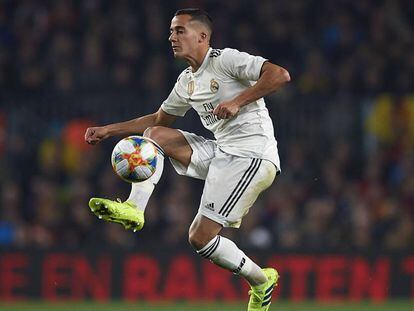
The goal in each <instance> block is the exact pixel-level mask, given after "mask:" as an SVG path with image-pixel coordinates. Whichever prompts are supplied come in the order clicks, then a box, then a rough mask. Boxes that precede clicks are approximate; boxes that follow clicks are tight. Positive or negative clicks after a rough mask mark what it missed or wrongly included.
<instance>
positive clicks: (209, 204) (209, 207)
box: [204, 203, 214, 211]
mask: <svg viewBox="0 0 414 311" xmlns="http://www.w3.org/2000/svg"><path fill="white" fill-rule="evenodd" d="M204 207H205V208H206V209H209V210H210V211H214V203H207V204H206V205H204Z"/></svg>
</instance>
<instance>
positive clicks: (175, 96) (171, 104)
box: [161, 81, 191, 117]
mask: <svg viewBox="0 0 414 311" xmlns="http://www.w3.org/2000/svg"><path fill="white" fill-rule="evenodd" d="M179 88H180V85H179V81H177V82H176V83H175V85H174V88H173V89H172V91H171V93H170V95H169V96H168V98H167V99H166V100H165V101H164V102H163V103H162V105H161V109H162V110H164V112H166V113H168V114H171V115H174V116H179V117H183V116H184V115H185V113H186V112H187V111H188V110H189V109H190V108H191V105H190V104H189V103H188V102H187V100H186V99H185V98H184V97H182V96H180V90H179Z"/></svg>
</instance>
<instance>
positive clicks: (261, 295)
mask: <svg viewBox="0 0 414 311" xmlns="http://www.w3.org/2000/svg"><path fill="white" fill-rule="evenodd" d="M262 271H263V273H264V274H265V275H266V277H267V282H266V283H264V284H262V285H258V286H251V290H250V291H249V295H250V300H249V304H248V306H247V311H267V310H269V307H270V301H271V299H272V292H273V288H274V287H275V286H276V285H277V280H278V279H279V274H278V273H277V271H276V270H275V269H273V268H265V269H262Z"/></svg>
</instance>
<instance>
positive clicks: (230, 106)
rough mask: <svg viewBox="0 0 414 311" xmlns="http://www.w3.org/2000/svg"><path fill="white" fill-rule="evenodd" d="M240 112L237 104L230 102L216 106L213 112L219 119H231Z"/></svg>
mask: <svg viewBox="0 0 414 311" xmlns="http://www.w3.org/2000/svg"><path fill="white" fill-rule="evenodd" d="M239 110H240V106H239V104H238V103H237V102H235V101H233V100H230V101H225V102H222V103H220V104H218V105H217V106H216V108H214V110H213V114H215V115H216V116H217V117H218V118H219V119H231V118H233V117H234V116H235V115H236V114H237V113H238V112H239Z"/></svg>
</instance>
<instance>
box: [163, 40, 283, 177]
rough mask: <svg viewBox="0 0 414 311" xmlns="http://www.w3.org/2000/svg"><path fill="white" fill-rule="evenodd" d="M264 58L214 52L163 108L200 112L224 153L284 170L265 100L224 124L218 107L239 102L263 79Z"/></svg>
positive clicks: (183, 80)
mask: <svg viewBox="0 0 414 311" xmlns="http://www.w3.org/2000/svg"><path fill="white" fill-rule="evenodd" d="M265 61H266V59H264V58H263V57H260V56H252V55H249V54H247V53H244V52H239V51H238V50H235V49H229V48H226V49H224V50H218V49H212V48H210V49H209V51H208V52H207V55H206V57H205V59H204V61H203V63H202V65H201V66H200V68H199V69H198V70H197V71H196V72H192V70H191V67H188V68H187V69H185V70H184V71H183V72H182V73H181V74H180V76H179V77H178V80H177V82H176V84H175V86H174V89H173V90H172V91H171V93H170V95H169V96H168V98H167V99H166V100H165V101H164V102H163V104H162V105H161V109H162V110H163V111H165V112H166V113H168V114H171V115H175V116H184V115H185V113H186V112H187V111H188V110H189V109H190V108H194V109H195V110H196V111H197V113H198V115H199V116H200V119H201V122H202V123H203V125H204V127H205V128H207V129H208V130H210V131H211V132H212V133H213V134H214V137H215V138H216V140H217V145H218V147H219V148H220V149H221V150H223V151H224V152H226V153H228V154H231V155H236V156H241V157H250V158H259V159H265V160H269V161H271V162H272V163H274V164H275V165H276V167H277V168H278V169H279V170H280V160H279V155H278V150H277V142H276V139H275V137H274V132H273V124H272V120H271V119H270V116H269V112H268V110H267V108H266V106H265V102H264V100H263V98H260V99H258V100H256V101H255V102H252V103H250V104H248V105H245V106H244V107H242V108H241V109H240V111H239V113H238V114H237V115H236V116H235V117H233V118H231V119H223V120H220V119H218V118H217V117H216V116H215V115H214V114H213V110H214V108H215V107H216V106H217V105H218V104H220V103H222V102H223V101H228V100H231V99H233V98H235V97H237V96H238V95H239V94H240V93H241V92H243V91H244V90H245V89H247V88H249V87H250V86H252V85H253V84H254V83H255V82H254V81H257V80H258V79H259V76H260V71H261V68H262V65H263V63H264V62H265Z"/></svg>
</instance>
